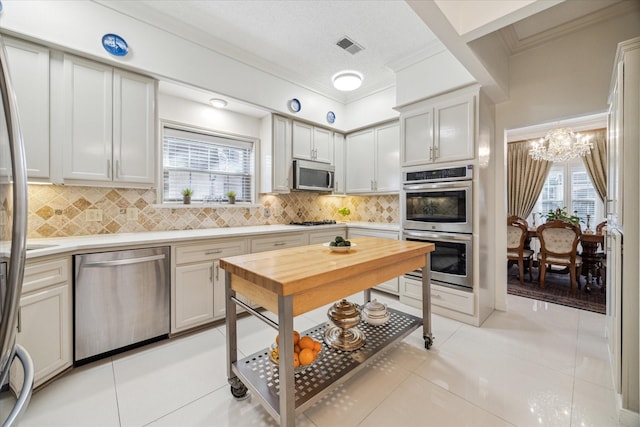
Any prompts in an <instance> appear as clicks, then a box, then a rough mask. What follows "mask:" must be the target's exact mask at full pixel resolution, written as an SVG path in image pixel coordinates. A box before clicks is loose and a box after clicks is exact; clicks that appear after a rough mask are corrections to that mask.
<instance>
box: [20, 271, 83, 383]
mask: <svg viewBox="0 0 640 427" xmlns="http://www.w3.org/2000/svg"><path fill="white" fill-rule="evenodd" d="M18 318H19V321H18V334H17V337H16V341H17V342H18V343H19V344H20V345H22V346H23V347H24V348H25V349H26V350H27V351H28V352H29V355H31V359H33V364H34V366H35V381H34V385H35V387H37V386H39V385H41V384H42V383H44V382H45V381H47V380H48V379H50V378H51V377H53V376H54V375H55V374H58V373H60V372H62V371H63V370H65V369H66V368H68V367H70V366H71V364H72V354H71V353H72V348H71V346H72V341H71V334H72V332H71V331H72V315H71V286H69V284H68V283H63V284H60V285H59V286H54V287H50V288H46V289H44V290H42V291H39V292H34V293H30V294H28V295H26V296H23V297H22V298H21V299H20V312H19V314H18ZM22 382H23V377H22V368H18V369H12V370H11V386H12V387H13V389H14V390H19V389H20V388H21V387H22Z"/></svg>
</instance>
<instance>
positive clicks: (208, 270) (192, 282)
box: [174, 261, 214, 331]
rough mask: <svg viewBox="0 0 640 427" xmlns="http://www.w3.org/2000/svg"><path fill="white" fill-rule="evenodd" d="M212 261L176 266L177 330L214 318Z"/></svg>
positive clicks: (175, 323) (175, 324)
mask: <svg viewBox="0 0 640 427" xmlns="http://www.w3.org/2000/svg"><path fill="white" fill-rule="evenodd" d="M213 269H214V265H213V262H212V261H207V262H202V263H198V264H189V265H184V266H178V267H176V283H175V285H176V296H175V303H176V311H175V313H176V314H175V321H174V328H175V331H180V330H182V329H188V328H192V327H194V326H198V325H202V324H205V323H208V322H211V321H213V320H214V313H213V311H214V308H213V274H214V271H213Z"/></svg>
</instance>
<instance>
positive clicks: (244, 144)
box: [162, 126, 255, 203]
mask: <svg viewBox="0 0 640 427" xmlns="http://www.w3.org/2000/svg"><path fill="white" fill-rule="evenodd" d="M254 156H255V150H254V143H253V141H248V140H243V139H235V138H229V137H225V136H220V135H215V134H212V133H206V132H203V131H200V130H192V129H178V128H174V127H169V126H165V127H164V128H163V150H162V173H163V177H162V181H163V195H162V200H163V202H166V203H172V202H178V201H181V200H182V191H183V190H184V189H185V188H189V189H191V190H192V191H193V194H192V196H191V200H192V201H196V202H203V203H217V202H218V203H219V202H223V201H225V200H227V193H228V192H229V191H234V192H235V193H236V200H237V201H238V202H252V194H253V190H252V189H253V186H254V164H255V160H254Z"/></svg>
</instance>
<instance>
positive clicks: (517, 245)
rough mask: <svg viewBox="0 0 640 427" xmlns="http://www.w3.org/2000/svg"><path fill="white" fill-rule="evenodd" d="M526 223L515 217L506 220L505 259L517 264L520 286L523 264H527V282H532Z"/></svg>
mask: <svg viewBox="0 0 640 427" xmlns="http://www.w3.org/2000/svg"><path fill="white" fill-rule="evenodd" d="M526 224H527V222H526V221H525V220H523V219H522V218H518V217H517V216H510V217H509V218H507V259H508V260H509V261H517V262H518V271H519V273H520V284H521V285H522V284H524V262H525V261H527V262H528V267H529V281H533V276H532V273H531V270H532V268H533V251H532V250H531V249H526V248H525V247H524V246H525V241H526V239H527V231H528V227H527V225H526Z"/></svg>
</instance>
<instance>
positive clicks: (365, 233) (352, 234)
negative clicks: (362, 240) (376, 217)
mask: <svg viewBox="0 0 640 427" xmlns="http://www.w3.org/2000/svg"><path fill="white" fill-rule="evenodd" d="M356 237H379V238H381V239H389V240H399V238H400V233H399V232H397V231H384V230H364V229H357V228H354V229H349V238H350V239H355V238H356Z"/></svg>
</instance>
